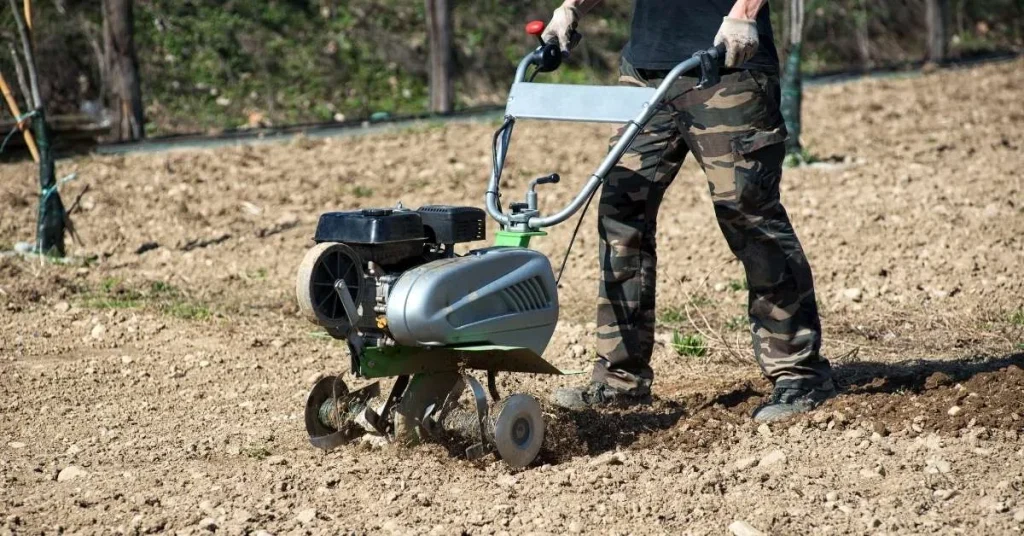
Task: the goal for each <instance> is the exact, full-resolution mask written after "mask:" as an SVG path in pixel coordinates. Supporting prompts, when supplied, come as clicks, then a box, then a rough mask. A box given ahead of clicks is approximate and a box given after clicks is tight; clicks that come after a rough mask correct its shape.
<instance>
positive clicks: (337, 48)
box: [0, 0, 1024, 136]
mask: <svg viewBox="0 0 1024 536" xmlns="http://www.w3.org/2000/svg"><path fill="white" fill-rule="evenodd" d="M556 3H557V0H551V1H547V0H545V1H539V0H520V1H508V0H505V1H500V0H453V6H454V7H453V18H454V21H453V22H454V27H455V45H456V46H455V48H456V51H455V56H456V68H457V78H456V80H455V83H456V95H457V106H458V108H460V109H465V108H470V107H475V106H480V105H488V104H495V103H501V102H502V101H503V99H504V95H505V91H506V90H507V87H508V84H509V83H510V81H511V78H512V73H513V72H514V68H515V63H516V62H517V60H518V58H520V57H521V56H522V54H523V53H525V52H526V51H527V50H528V49H529V48H531V47H533V46H534V45H535V41H534V40H533V38H531V37H529V36H527V35H525V34H524V32H523V26H524V25H525V23H526V22H528V21H529V20H532V19H542V20H547V19H548V17H549V16H550V12H551V10H552V8H553V7H554V6H555V4H556ZM423 4H424V3H423V2H422V1H421V0H375V1H368V0H348V1H345V0H263V1H259V0H226V1H215V0H137V1H136V7H135V19H136V47H137V50H138V54H139V62H140V68H141V72H142V80H143V97H144V100H145V103H146V112H147V120H148V123H149V125H148V127H147V131H148V134H149V135H151V136H153V135H162V134H170V133H181V132H195V131H216V130H218V129H231V128H239V127H246V126H249V127H252V126H258V125H264V126H265V125H282V124H296V123H307V122H322V121H330V120H360V119H365V118H369V117H370V116H372V115H373V114H375V113H377V114H380V113H387V114H394V115H401V114H409V113H421V112H424V111H425V110H426V107H427V91H426V84H427V71H426V61H427V48H426V31H425V23H424V7H423ZM630 4H631V2H629V1H628V0H618V1H613V0H605V2H604V5H603V6H602V7H600V8H599V11H598V13H597V14H595V15H593V16H591V17H589V18H588V19H587V20H586V21H585V24H584V26H583V28H582V31H583V33H584V36H585V37H584V41H583V43H582V46H581V48H580V49H579V51H578V54H577V55H576V56H575V58H574V60H573V62H572V63H571V64H570V65H569V66H568V67H567V68H565V69H562V70H560V71H558V72H557V73H555V75H554V78H553V79H554V80H556V81H560V82H568V83H580V82H597V83H612V82H613V81H614V75H615V71H616V66H617V59H618V51H619V50H620V49H621V47H622V46H623V44H624V43H625V40H626V37H627V34H628V26H629V19H630ZM35 5H36V15H35V18H36V35H37V48H38V55H39V64H40V67H41V69H42V71H43V73H42V78H43V80H44V92H45V93H47V95H48V96H49V98H48V102H49V103H50V106H51V108H52V110H51V114H52V113H57V114H61V113H65V114H68V113H79V111H80V110H81V109H82V105H83V103H84V102H88V101H90V100H96V99H97V98H98V95H99V94H100V91H101V88H100V84H101V77H100V75H99V69H98V62H97V49H96V46H95V45H97V44H98V42H99V41H100V40H99V39H97V38H98V35H99V28H100V26H99V25H100V23H101V21H100V20H99V0H65V1H63V2H61V1H57V2H42V1H40V2H36V3H35ZM781 5H782V4H781V2H773V3H772V4H771V6H770V7H771V9H772V10H773V19H774V20H775V32H776V35H777V36H779V37H777V41H778V43H779V46H780V48H781V41H782V39H781V31H782V25H781V16H780V15H781ZM58 6H63V8H64V9H63V10H62V11H61V10H59V9H58ZM953 6H954V7H953V11H954V21H953V23H954V24H953V26H954V28H953V29H954V38H953V46H952V51H953V53H954V55H964V54H971V53H974V52H976V51H984V50H992V49H996V48H998V49H1007V48H1010V49H1020V48H1021V44H1022V36H1024V1H1021V0H953ZM5 8H6V5H5ZM923 9H924V3H923V0H920V1H911V0H905V1H901V2H889V1H888V0H842V1H839V2H829V3H827V5H824V7H822V8H820V9H817V10H816V11H815V12H814V13H812V14H811V15H810V16H809V18H808V23H809V28H808V38H807V45H806V49H805V59H804V65H805V70H806V71H808V72H811V73H813V72H816V71H822V70H833V69H850V68H860V67H871V66H873V65H877V64H888V63H894V62H905V61H914V60H917V59H919V58H920V57H921V54H922V53H923V45H924V27H923V24H924V21H923V18H924V17H923V13H924V12H923ZM857 24H860V25H861V26H860V28H861V29H863V31H864V33H862V35H867V37H868V41H869V44H868V46H867V48H865V47H864V46H862V45H863V42H862V41H860V42H859V41H857V37H856V35H857V33H856V31H855V29H856V28H857ZM13 36H14V25H13V19H12V18H11V16H10V13H8V12H7V10H6V9H4V10H3V11H2V13H0V37H2V38H3V40H4V41H9V40H10V39H12V38H13ZM9 42H10V41H9ZM5 48H6V47H5ZM865 51H866V52H867V56H865V55H864V52H865ZM0 52H3V54H0V69H2V70H3V72H4V73H5V74H7V75H8V78H9V79H13V69H11V65H10V63H9V61H10V59H9V54H7V51H6V50H4V51H0Z"/></svg>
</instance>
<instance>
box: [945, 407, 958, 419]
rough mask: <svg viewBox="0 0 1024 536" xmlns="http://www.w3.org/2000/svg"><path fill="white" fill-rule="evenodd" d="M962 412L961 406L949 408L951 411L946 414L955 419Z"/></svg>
mask: <svg viewBox="0 0 1024 536" xmlns="http://www.w3.org/2000/svg"><path fill="white" fill-rule="evenodd" d="M960 411H961V408H960V406H953V407H951V408H949V411H947V412H946V413H948V414H949V416H950V417H955V416H956V414H957V413H960Z"/></svg>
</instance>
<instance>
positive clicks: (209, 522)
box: [199, 517, 217, 532]
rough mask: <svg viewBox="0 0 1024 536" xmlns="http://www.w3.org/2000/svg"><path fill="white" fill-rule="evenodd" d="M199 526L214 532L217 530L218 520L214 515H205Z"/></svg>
mask: <svg viewBox="0 0 1024 536" xmlns="http://www.w3.org/2000/svg"><path fill="white" fill-rule="evenodd" d="M199 528H201V529H206V530H208V531H210V532H213V531H215V530H217V522H216V521H214V520H213V518H212V517H204V518H203V520H202V521H200V522H199Z"/></svg>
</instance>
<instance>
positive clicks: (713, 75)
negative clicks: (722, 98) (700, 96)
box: [693, 50, 722, 89]
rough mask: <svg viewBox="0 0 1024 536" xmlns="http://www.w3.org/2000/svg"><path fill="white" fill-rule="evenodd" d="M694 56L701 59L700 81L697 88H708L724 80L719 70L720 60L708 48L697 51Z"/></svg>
mask: <svg viewBox="0 0 1024 536" xmlns="http://www.w3.org/2000/svg"><path fill="white" fill-rule="evenodd" d="M693 57H695V58H697V59H698V60H700V81H699V82H697V85H696V86H695V88H696V89H707V88H709V87H711V86H713V85H715V84H717V83H718V82H720V81H721V80H722V76H721V74H720V73H719V71H718V61H717V60H715V59H714V58H712V57H711V55H710V54H708V52H707V51H706V50H702V51H700V52H697V53H696V54H694V55H693Z"/></svg>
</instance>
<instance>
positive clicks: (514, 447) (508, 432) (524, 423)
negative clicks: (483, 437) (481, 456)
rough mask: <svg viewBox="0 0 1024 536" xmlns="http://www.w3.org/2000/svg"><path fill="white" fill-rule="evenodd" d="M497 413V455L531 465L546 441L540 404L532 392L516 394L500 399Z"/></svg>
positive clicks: (495, 443)
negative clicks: (529, 393)
mask: <svg viewBox="0 0 1024 536" xmlns="http://www.w3.org/2000/svg"><path fill="white" fill-rule="evenodd" d="M494 415H495V418H494V445H495V447H496V448H497V450H498V455H499V456H501V459H502V460H504V461H505V463H507V464H509V465H510V466H512V467H517V468H519V467H526V466H527V465H530V464H531V463H532V462H533V460H534V459H535V458H536V457H537V454H538V453H539V452H540V447H541V444H542V443H543V442H544V417H543V415H542V414H541V410H540V404H539V403H538V402H537V400H536V399H535V398H533V397H532V396H529V395H523V394H515V395H512V396H509V397H508V398H506V399H504V400H502V401H501V402H499V403H498V405H497V407H496V408H495V411H494Z"/></svg>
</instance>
